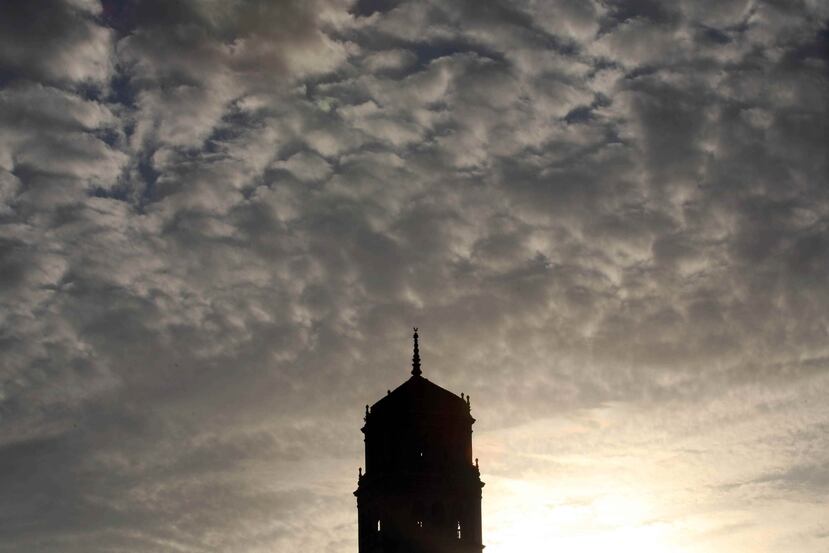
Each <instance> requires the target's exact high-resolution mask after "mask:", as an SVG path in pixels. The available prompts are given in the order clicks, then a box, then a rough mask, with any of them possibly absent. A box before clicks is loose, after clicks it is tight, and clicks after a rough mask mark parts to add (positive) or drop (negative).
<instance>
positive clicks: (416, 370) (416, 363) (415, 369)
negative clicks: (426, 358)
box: [412, 327, 423, 376]
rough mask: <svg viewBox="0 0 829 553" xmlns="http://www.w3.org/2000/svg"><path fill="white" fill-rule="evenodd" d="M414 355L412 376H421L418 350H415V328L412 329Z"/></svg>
mask: <svg viewBox="0 0 829 553" xmlns="http://www.w3.org/2000/svg"><path fill="white" fill-rule="evenodd" d="M413 338H414V355H412V374H413V375H414V376H420V375H421V374H423V373H422V372H421V370H420V350H418V349H417V327H414V336H413Z"/></svg>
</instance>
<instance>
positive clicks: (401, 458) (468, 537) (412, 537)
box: [354, 328, 484, 553]
mask: <svg viewBox="0 0 829 553" xmlns="http://www.w3.org/2000/svg"><path fill="white" fill-rule="evenodd" d="M414 330H415V333H414V355H413V356H412V376H411V378H409V379H408V380H407V381H406V382H404V383H403V384H402V385H400V386H399V387H397V389H395V390H394V391H391V392H389V393H388V395H386V397H384V398H383V399H381V400H380V401H378V402H377V403H375V404H374V405H373V406H371V407H369V406H368V405H367V406H366V417H365V426H363V428H362V431H363V433H364V434H365V444H366V471H365V474H363V473H362V469H361V471H360V478H359V485H358V487H357V491H355V492H354V495H356V496H357V512H358V525H359V553H470V552H475V553H480V552H481V550H482V549H483V547H484V546H483V544H482V543H481V488H483V486H484V484H483V482H481V477H480V471H479V470H478V460H477V459H475V463H474V464H473V462H472V424H473V423H474V422H475V419H473V418H472V415H471V414H470V405H469V398H468V397H466V398H464V397H463V394H461V397H458V396H456V395H455V394H453V393H452V392H450V391H448V390H445V389H443V388H441V387H440V386H438V385H437V384H433V383H432V382H430V381H429V380H427V379H426V378H423V376H422V372H421V370H420V352H419V351H418V343H417V329H416V328H415V329H414Z"/></svg>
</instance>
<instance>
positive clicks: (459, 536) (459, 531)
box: [458, 521, 462, 539]
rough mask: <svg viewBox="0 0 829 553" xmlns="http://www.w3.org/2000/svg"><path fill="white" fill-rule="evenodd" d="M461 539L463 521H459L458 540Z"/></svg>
mask: <svg viewBox="0 0 829 553" xmlns="http://www.w3.org/2000/svg"><path fill="white" fill-rule="evenodd" d="M461 537H462V534H461V521H458V539H461Z"/></svg>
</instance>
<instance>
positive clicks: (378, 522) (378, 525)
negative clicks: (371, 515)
mask: <svg viewBox="0 0 829 553" xmlns="http://www.w3.org/2000/svg"><path fill="white" fill-rule="evenodd" d="M377 531H378V532H379V531H380V519H377Z"/></svg>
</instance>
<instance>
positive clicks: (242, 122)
mask: <svg viewBox="0 0 829 553" xmlns="http://www.w3.org/2000/svg"><path fill="white" fill-rule="evenodd" d="M0 9H2V10H3V12H2V14H0V15H2V16H3V17H0V21H2V23H0V26H2V27H3V29H4V32H2V33H0V35H2V36H3V37H5V38H4V39H0V42H2V41H3V40H6V42H8V43H9V44H7V45H5V46H4V45H3V44H0V46H3V47H2V48H0V82H2V86H3V88H2V90H0V136H2V140H0V224H1V225H2V226H1V227H0V228H2V230H0V285H2V286H0V289H1V290H2V292H0V348H2V350H3V363H2V364H0V418H2V420H3V424H2V425H0V448H2V450H3V454H2V455H0V458H2V459H3V463H5V465H4V466H5V468H6V469H7V470H3V471H0V474H3V475H4V476H3V477H0V478H3V479H4V481H5V483H6V485H7V486H9V488H8V489H11V490H12V492H11V494H10V495H8V497H9V498H10V499H8V500H5V499H0V518H4V517H5V519H6V520H8V521H9V522H8V524H2V525H0V535H2V536H3V539H2V540H0V542H3V543H4V546H0V550H4V549H3V548H4V547H5V550H9V551H11V550H15V549H18V550H19V549H27V550H30V549H32V550H42V551H52V550H54V551H58V550H59V551H91V550H93V551H94V550H95V548H99V549H117V548H121V549H125V550H130V551H145V550H146V551H150V550H157V549H159V548H161V549H165V550H167V549H178V550H181V551H220V550H224V549H227V548H228V547H236V548H237V549H239V550H242V551H259V550H268V549H269V548H271V549H273V548H274V547H275V548H277V549H278V550H286V551H287V550H329V551H345V550H348V549H353V548H354V542H355V540H356V537H355V536H356V534H355V528H354V525H353V522H354V521H353V516H352V515H353V511H352V510H351V509H353V504H352V500H351V499H350V495H349V494H350V492H351V491H353V490H352V489H351V487H353V484H354V481H353V478H354V476H355V474H356V467H357V466H358V465H359V463H360V461H359V456H360V444H361V442H360V436H359V431H358V428H359V425H360V414H361V409H360V407H361V406H362V405H364V404H365V403H367V402H370V401H372V400H373V399H375V398H377V397H380V396H381V395H382V394H383V393H384V392H385V390H386V389H387V388H392V387H394V386H395V385H396V383H398V382H399V381H402V379H404V378H405V377H406V376H407V374H408V370H407V368H406V365H407V359H408V357H407V356H408V355H409V354H408V351H409V347H410V346H409V328H410V327H411V326H413V325H417V326H419V327H420V328H421V331H422V332H421V336H422V346H423V348H422V355H423V360H424V361H423V362H424V370H425V371H426V375H427V376H428V377H429V378H432V379H434V380H435V381H437V382H439V383H441V384H442V385H445V386H446V387H448V388H450V389H452V390H455V391H457V392H462V391H463V392H465V393H469V394H471V395H472V397H473V400H472V401H473V410H474V411H475V416H476V418H477V419H478V420H479V423H478V424H477V425H476V436H480V439H481V440H482V441H481V443H482V446H481V447H482V448H483V450H482V461H484V460H485V459H484V458H483V457H484V456H485V455H486V454H487V453H489V455H490V456H491V463H492V464H491V465H486V463H484V466H485V467H486V466H491V467H492V468H491V469H489V468H487V469H486V470H487V471H489V470H491V472H489V473H488V474H487V476H488V477H490V476H491V477H492V478H493V479H495V481H496V484H495V486H493V489H495V490H501V491H500V492H499V491H496V492H493V494H494V495H493V496H492V497H490V496H486V497H485V504H486V502H487V501H491V502H492V505H502V504H501V503H499V501H500V500H499V497H500V498H502V499H503V497H506V496H507V495H508V494H509V493H511V492H509V486H507V485H506V484H504V482H503V481H500V483H497V482H499V479H502V478H507V476H508V475H509V474H510V473H514V474H516V475H517V474H523V475H524V476H525V477H526V478H528V479H532V478H541V477H542V476H543V477H544V478H551V479H553V480H551V481H548V482H547V483H546V484H543V485H545V486H546V485H550V487H552V488H555V486H553V484H551V483H550V482H553V483H554V484H555V485H556V486H561V485H564V482H563V481H562V480H555V478H556V476H555V474H557V472H556V471H557V470H559V469H561V470H565V471H566V472H567V474H572V475H577V476H578V477H579V478H586V477H587V476H586V475H585V472H584V467H581V468H580V467H579V466H578V462H574V461H573V459H574V458H578V459H585V458H587V459H592V457H591V455H590V452H591V451H593V452H598V453H597V454H596V456H595V459H594V460H593V461H591V463H593V462H595V466H594V465H591V467H590V470H591V471H596V472H602V471H603V470H608V471H610V472H613V471H616V470H618V471H619V472H618V473H619V474H622V475H623V476H631V475H632V474H633V475H634V476H636V475H637V474H638V473H636V471H635V470H631V471H627V472H626V470H627V469H624V467H622V468H619V466H618V462H619V461H618V459H619V458H624V459H626V460H628V461H630V460H631V459H633V458H635V457H636V455H638V454H639V453H642V452H643V451H645V452H648V454H653V455H655V456H656V457H655V458H654V459H655V460H654V463H655V465H654V466H650V465H649V466H650V468H652V469H653V470H654V471H655V472H654V473H655V474H656V473H658V474H661V475H664V474H667V473H666V472H664V470H663V469H664V467H666V466H668V465H670V459H668V458H665V457H662V456H663V455H668V453H666V452H665V451H666V450H665V449H664V448H663V446H664V445H665V444H669V445H670V447H669V453H670V455H675V459H678V460H679V461H678V463H679V464H680V465H681V466H682V470H683V471H684V472H683V474H685V475H686V477H687V478H689V479H697V478H698V480H694V481H695V482H698V483H699V485H700V486H701V488H700V489H705V490H712V491H711V493H712V494H714V496H713V497H712V498H706V499H705V501H709V503H706V505H708V506H709V507H710V508H711V510H710V512H709V514H705V513H700V512H699V511H697V510H695V509H694V507H693V504H694V499H693V498H692V497H689V496H688V495H686V494H685V492H678V491H677V490H674V489H672V488H670V486H667V485H666V486H665V487H660V486H659V485H655V487H654V488H648V489H649V490H650V491H649V493H653V494H654V496H655V497H658V498H659V501H663V500H664V503H665V504H667V503H670V501H669V500H670V499H671V498H673V497H675V496H674V494H678V496H681V499H682V501H681V502H680V503H681V505H682V507H681V509H682V512H681V513H676V512H674V515H675V517H674V519H671V520H679V521H688V520H692V521H701V522H699V524H700V527H706V528H709V526H706V525H707V524H708V523H709V522H710V520H709V519H708V518H706V517H708V516H709V515H710V513H714V514H715V515H716V516H719V515H723V513H728V512H729V509H731V508H732V507H733V505H734V503H733V502H732V501H733V500H734V497H733V496H732V495H729V494H730V493H732V492H731V491H729V490H735V489H736V488H726V487H723V486H724V485H730V484H733V483H734V482H755V484H753V487H752V486H743V488H745V489H743V490H741V491H739V492H736V491H735V492H733V493H735V494H736V493H739V494H744V495H740V500H741V501H743V504H742V505H743V506H741V507H740V509H743V508H744V507H745V509H747V511H748V512H747V514H745V516H743V515H740V516H739V517H736V518H735V519H734V520H732V518H729V517H726V519H727V520H728V521H730V522H729V523H733V524H735V525H736V526H735V527H739V528H741V529H742V530H741V531H742V532H747V533H748V534H747V535H748V536H750V537H749V538H747V539H748V540H749V541H750V540H755V541H750V542H751V543H757V542H756V539H755V538H757V536H758V534H752V532H755V531H757V530H756V529H757V527H758V526H757V525H755V524H753V523H752V521H756V517H757V516H759V515H757V513H758V512H760V511H752V510H751V509H752V508H753V507H751V506H752V505H754V504H755V503H754V502H762V503H763V505H767V506H769V505H770V506H769V507H768V508H769V509H771V510H773V511H774V510H778V511H775V512H783V511H785V510H786V509H787V507H786V506H787V505H788V503H787V502H788V501H789V500H790V499H791V498H792V497H795V498H796V500H798V501H800V500H803V501H814V499H815V497H816V494H817V493H818V491H817V489H816V488H814V486H815V485H819V484H820V481H821V480H820V478H821V473H820V468H821V467H824V466H825V464H826V458H825V455H823V454H822V453H821V451H817V450H808V451H807V449H804V445H803V444H806V443H808V437H807V436H805V435H804V436H799V435H798V436H794V437H791V438H787V437H786V436H788V435H789V434H788V433H790V432H792V433H793V432H796V431H797V429H798V427H799V424H800V423H798V421H806V422H804V423H803V424H805V425H807V426H809V428H817V427H820V425H825V423H826V413H825V412H824V411H821V410H820V409H819V408H818V407H815V405H816V403H809V404H808V405H805V404H802V403H799V401H800V400H798V397H800V398H806V399H808V401H809V402H815V401H816V400H815V399H814V398H815V397H816V396H815V394H817V395H819V394H820V393H825V390H826V382H825V374H826V370H827V363H826V359H827V356H828V355H829V352H828V351H827V349H826V345H825V344H826V343H827V339H826V338H827V336H826V333H827V320H826V315H825V313H826V312H827V311H828V309H827V308H829V293H827V290H828V289H827V286H826V283H825V282H824V281H825V278H824V274H823V273H824V272H825V270H824V267H826V266H827V263H829V239H827V220H829V197H828V196H827V192H826V187H825V186H824V183H825V177H826V175H827V172H829V171H828V170H827V157H826V153H825V142H826V136H827V133H826V130H827V129H826V123H825V121H828V120H829V118H827V117H826V102H825V97H826V93H827V77H826V75H827V71H826V64H827V57H826V52H825V48H824V46H825V42H826V30H825V25H824V24H823V23H822V21H825V19H826V16H827V15H829V14H827V13H826V10H825V8H823V6H822V5H820V4H819V3H814V2H802V3H799V4H798V5H797V6H796V7H792V6H788V5H783V4H781V3H779V2H745V1H734V2H714V3H711V2H680V3H677V4H675V5H671V6H667V7H666V6H665V5H663V4H661V3H656V2H645V1H635V2H634V1H625V2H622V1H618V2H617V1H613V2H609V1H604V2H571V1H559V2H547V3H537V2H517V3H506V2H491V3H489V4H487V6H486V7H485V8H482V7H481V6H480V4H479V3H472V2H455V3H451V4H446V3H438V2H426V1H423V2H420V1H417V2H415V1H411V2H358V3H347V2H339V1H333V0H332V1H318V2H310V3H302V2H292V1H285V2H258V1H241V0H240V1H234V2H229V3H222V2H195V1H184V0H182V1H177V2H154V1H140V2H138V1H137V2H103V3H101V4H99V3H97V2H78V1H75V2H57V1H56V2H52V3H50V4H49V6H45V7H44V6H34V5H32V6H28V5H27V7H24V6H22V5H21V6H17V5H15V6H12V5H9V6H7V7H4V8H0ZM810 390H811V391H810ZM734 398H737V399H739V401H738V402H737V403H738V404H736V405H735V404H733V403H734V402H733V401H732V400H734ZM806 399H804V400H803V401H805V400H806ZM752 417H755V419H752ZM749 420H756V421H759V422H757V423H756V424H754V423H748V422H745V421H749ZM550 421H565V422H563V423H561V424H563V425H564V426H562V427H558V426H553V427H552V428H554V430H555V432H552V433H551V434H545V432H544V430H543V428H542V427H544V426H545V425H548V424H552V423H551V422H550ZM764 425H765V426H764ZM768 425H774V426H773V428H772V427H771V426H768ZM614 432H618V433H614ZM709 434H711V435H712V436H713V437H711V438H710V439H708V437H709ZM573 435H576V436H580V437H584V439H583V440H581V439H579V440H574V441H572V442H571V441H569V440H570V439H571V437H572V436H573ZM539 436H540V437H539ZM477 439H478V438H476V440H477ZM735 440H737V441H739V446H734V448H733V449H729V447H724V445H723V444H729V443H733V442H734V441H735ZM787 440H789V441H787ZM761 442H762V444H763V445H762V452H763V453H762V459H756V458H753V457H752V455H751V453H750V452H751V451H753V448H754V447H760V446H758V445H757V444H760V443H761ZM477 443H478V442H477V441H476V447H478V446H477ZM504 444H513V446H509V447H504ZM539 444H546V445H544V447H543V448H541V449H543V451H536V450H535V449H534V448H535V447H536V446H539ZM550 444H556V447H554V448H553V447H548V445H550ZM539 447H540V446H539ZM510 450H514V452H515V454H514V455H513V454H512V453H510V454H506V453H503V452H505V451H510ZM795 450H796V451H797V452H799V453H798V454H795V453H793V452H795ZM499 452H501V453H499ZM694 452H703V453H700V454H697V453H694ZM500 455H502V456H500ZM798 455H800V457H798ZM672 458H674V457H672ZM700 459H703V460H700ZM630 462H633V461H630ZM710 466H722V467H727V469H723V470H724V471H725V473H724V474H723V475H722V478H719V477H713V476H711V475H710V473H709V472H706V471H708V470H709V469H707V468H705V467H710ZM654 467H655V468H654ZM643 470H644V469H643ZM700 471H701V472H700ZM634 473H636V474H634ZM726 473H727V474H726ZM43 474H46V475H47V477H45V478H41V477H39V475H43ZM614 474H615V472H614ZM700 474H702V475H703V476H700ZM775 475H776V476H775ZM639 476H641V475H639ZM639 476H637V478H638V477H639ZM667 478H668V477H667V476H665V479H667ZM763 478H766V480H764V481H762V482H760V481H759V480H758V479H763ZM791 479H794V480H797V479H800V480H801V481H802V482H804V484H803V485H792V486H790V487H789V488H788V489H786V490H784V489H783V488H785V486H784V485H783V484H781V482H788V481H789V480H791ZM593 483H595V482H593ZM777 484H780V485H777ZM585 485H587V484H585ZM810 486H812V487H810ZM761 487H762V488H763V489H760V488H761ZM669 488H670V489H669ZM813 488H814V489H813ZM487 489H490V488H487ZM576 491H577V490H569V491H568V494H570V496H572V497H576V496H578V495H579V494H578V493H576ZM616 491H618V492H619V493H622V492H624V493H628V492H629V491H630V490H616ZM502 492H503V494H507V495H500V496H499V495H498V494H500V493H502ZM784 492H785V493H786V494H788V493H791V494H793V495H785V497H784ZM614 493H615V492H614ZM763 494H765V495H763ZM600 499H601V498H587V499H585V498H584V497H582V500H583V501H584V502H586V503H585V504H589V505H598V506H601V505H603V503H602V502H601V501H600ZM562 501H564V503H562V504H561V505H564V504H565V503H566V501H565V500H564V499H562ZM765 502H768V503H765ZM758 504H759V503H758ZM499 508H500V507H499ZM503 508H504V509H506V508H507V507H503ZM556 508H557V507H556ZM574 508H575V507H574ZM597 508H599V507H597ZM677 508H678V509H679V507H677ZM763 508H765V507H763ZM758 509H759V508H758ZM577 510H578V509H577ZM579 512H582V511H579ZM672 512H673V511H672ZM741 512H742V511H741ZM35 513H38V516H37V517H36V516H35ZM732 514H733V513H732ZM501 515H503V512H501V514H500V515H499V514H497V513H496V514H495V515H493V520H502V519H503V518H504V517H503V516H501ZM715 515H711V516H715ZM666 516H667V517H668V518H669V519H670V517H671V516H673V515H670V516H669V515H666ZM723 516H724V515H723ZM694 517H701V518H700V519H696V518H694ZM726 519H723V520H726ZM783 519H785V520H786V523H785V524H782V523H781V525H780V526H775V529H774V533H775V536H777V538H778V539H781V540H782V539H784V537H785V536H788V535H791V534H793V533H799V534H798V535H800V534H804V535H805V534H808V533H810V532H812V530H813V529H814V525H813V524H812V522H811V519H809V520H810V521H807V522H803V523H802V525H800V526H799V525H798V524H799V523H798V522H797V521H796V520H789V519H786V518H785V517H781V520H783ZM308 520H313V521H314V522H313V523H312V524H310V526H306V525H308V524H309V523H308ZM677 524H679V523H677ZM689 524H691V523H689ZM694 524H696V522H694ZM718 524H719V523H718ZM715 527H716V528H719V526H718V525H717V524H714V525H713V526H710V529H711V532H713V534H712V535H714V536H717V535H720V534H716V531H715ZM81 530H82V531H81ZM726 534H727V533H722V535H726ZM692 535H694V536H696V537H697V538H699V539H700V541H699V542H695V543H698V544H706V543H713V544H714V545H712V546H711V547H714V548H717V547H719V548H720V549H729V548H730V546H731V545H732V544H731V543H730V542H729V543H726V542H725V541H716V540H717V539H725V538H723V537H720V538H716V537H712V538H710V539H711V540H713V541H704V540H703V539H702V538H701V537H700V536H698V535H697V534H693V533H692ZM809 535H811V534H809ZM499 539H500V538H499ZM695 539H696V538H695ZM706 539H708V538H706ZM758 539H759V538H758ZM804 540H805V538H804ZM231 543H232V544H233V546H231V545H230V544H231ZM747 543H748V542H747ZM816 543H818V542H811V541H808V540H806V541H799V542H798V544H799V545H800V546H801V548H800V550H802V551H818V550H821V549H820V544H819V543H818V545H815V544H816ZM5 544H8V545H5ZM499 544H500V545H499ZM498 547H501V548H502V549H501V550H508V548H507V549H503V548H504V547H507V545H506V542H497V543H496V544H495V548H493V551H497V550H498V549H497V548H498ZM700 547H707V546H706V545H700ZM729 550H731V549H729Z"/></svg>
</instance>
